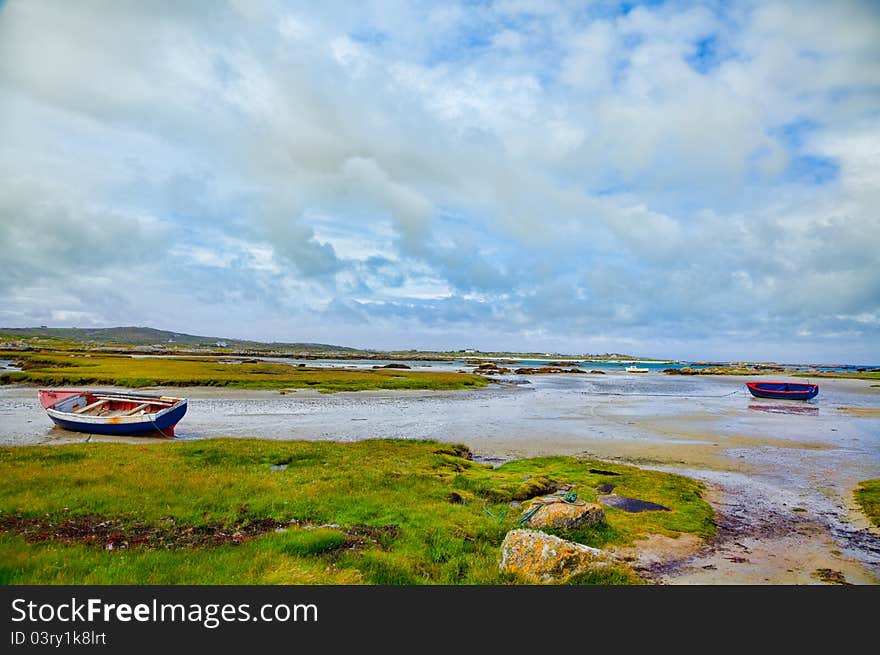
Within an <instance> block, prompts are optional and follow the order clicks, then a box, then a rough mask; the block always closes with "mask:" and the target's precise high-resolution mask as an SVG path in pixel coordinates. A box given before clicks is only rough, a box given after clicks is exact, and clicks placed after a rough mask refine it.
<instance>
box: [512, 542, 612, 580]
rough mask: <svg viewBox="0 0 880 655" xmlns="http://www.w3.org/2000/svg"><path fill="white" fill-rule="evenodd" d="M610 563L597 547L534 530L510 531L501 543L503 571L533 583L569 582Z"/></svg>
mask: <svg viewBox="0 0 880 655" xmlns="http://www.w3.org/2000/svg"><path fill="white" fill-rule="evenodd" d="M609 563H610V560H609V558H608V556H607V555H606V554H605V552H604V551H601V550H599V549H598V548H590V547H589V546H584V545H583V544H576V543H574V542H573V541H566V540H565V539H560V538H559V537H554V536H553V535H549V534H544V533H543V532H536V531H534V530H511V531H510V532H508V533H507V536H506V537H504V542H503V543H502V544H501V566H500V569H501V572H502V573H512V574H515V575H519V576H521V577H523V578H525V579H526V580H528V581H530V582H538V583H548V582H566V581H567V580H569V579H570V578H572V577H573V576H576V575H579V574H582V573H589V572H590V571H592V570H594V569H597V568H602V567H605V566H608V564H609Z"/></svg>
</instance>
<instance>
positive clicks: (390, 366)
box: [373, 363, 412, 369]
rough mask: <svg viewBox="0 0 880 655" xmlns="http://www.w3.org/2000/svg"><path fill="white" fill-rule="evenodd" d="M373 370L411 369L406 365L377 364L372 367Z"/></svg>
mask: <svg viewBox="0 0 880 655" xmlns="http://www.w3.org/2000/svg"><path fill="white" fill-rule="evenodd" d="M373 368H404V369H409V368H412V367H410V366H407V365H406V364H396V363H391V364H381V365H378V364H377V365H375V366H373Z"/></svg>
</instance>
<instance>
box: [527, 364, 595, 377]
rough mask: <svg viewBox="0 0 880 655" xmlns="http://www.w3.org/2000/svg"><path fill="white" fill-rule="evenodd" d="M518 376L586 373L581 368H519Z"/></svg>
mask: <svg viewBox="0 0 880 655" xmlns="http://www.w3.org/2000/svg"><path fill="white" fill-rule="evenodd" d="M514 373H516V374H517V375H544V374H546V373H586V371H585V370H583V369H581V368H577V367H575V368H560V367H558V366H538V367H532V368H529V367H526V368H518V369H516V370H515V371H514Z"/></svg>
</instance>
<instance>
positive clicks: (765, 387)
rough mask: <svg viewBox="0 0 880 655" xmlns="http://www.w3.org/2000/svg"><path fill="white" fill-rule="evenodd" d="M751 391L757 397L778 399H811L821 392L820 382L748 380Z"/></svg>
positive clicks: (747, 383)
mask: <svg viewBox="0 0 880 655" xmlns="http://www.w3.org/2000/svg"><path fill="white" fill-rule="evenodd" d="M746 386H747V387H748V388H749V391H750V392H751V394H752V395H753V396H755V397H756V398H775V399H777V400H809V399H810V398H815V397H816V394H818V393H819V385H818V384H802V383H799V382H746Z"/></svg>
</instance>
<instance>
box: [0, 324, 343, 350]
mask: <svg viewBox="0 0 880 655" xmlns="http://www.w3.org/2000/svg"><path fill="white" fill-rule="evenodd" d="M0 337H7V338H12V339H26V338H28V337H39V338H42V339H60V340H65V341H76V342H81V343H94V344H96V345H117V344H118V345H133V346H147V345H155V344H166V345H167V344H173V345H176V346H210V347H217V346H218V344H225V347H229V348H284V349H299V350H321V351H340V352H347V351H352V352H353V351H355V349H354V348H347V347H345V346H334V345H332V344H327V343H264V342H261V341H246V340H243V339H229V338H225V337H205V336H197V335H194V334H185V333H183V332H169V331H167V330H157V329H155V328H149V327H112V328H50V327H29V328H0Z"/></svg>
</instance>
